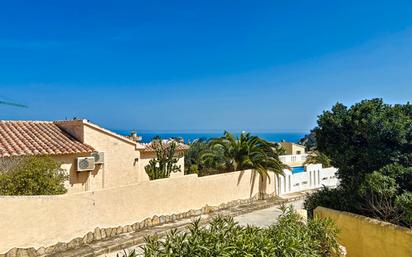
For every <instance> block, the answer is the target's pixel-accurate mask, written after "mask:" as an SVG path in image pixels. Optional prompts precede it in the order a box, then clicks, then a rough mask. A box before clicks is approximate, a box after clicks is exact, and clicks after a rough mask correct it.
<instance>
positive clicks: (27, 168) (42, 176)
mask: <svg viewBox="0 0 412 257" xmlns="http://www.w3.org/2000/svg"><path fill="white" fill-rule="evenodd" d="M67 178H68V176H67V175H66V174H65V173H64V171H63V170H62V169H60V165H59V164H58V163H57V162H56V161H55V160H53V159H52V158H51V157H48V156H28V157H15V158H11V159H8V158H6V159H3V160H2V163H1V165H0V195H58V194H64V193H66V192H67V189H66V188H65V186H64V181H65V180H67Z"/></svg>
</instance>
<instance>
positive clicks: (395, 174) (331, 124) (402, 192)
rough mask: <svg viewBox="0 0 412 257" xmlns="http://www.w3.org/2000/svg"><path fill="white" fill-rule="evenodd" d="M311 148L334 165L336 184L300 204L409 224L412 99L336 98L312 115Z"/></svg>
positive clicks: (411, 212) (411, 214) (411, 211)
mask: <svg viewBox="0 0 412 257" xmlns="http://www.w3.org/2000/svg"><path fill="white" fill-rule="evenodd" d="M314 132H315V134H316V143H317V150H319V151H320V152H321V153H322V154H325V155H327V156H328V157H329V158H330V160H331V164H332V165H333V166H335V167H337V168H338V169H339V170H338V177H339V179H340V186H339V187H338V188H337V189H333V190H327V189H323V190H322V191H320V192H317V193H315V194H313V195H311V196H310V197H309V198H308V199H307V201H306V203H305V205H306V207H307V208H308V209H309V210H311V209H313V208H315V207H316V206H317V205H323V206H325V207H330V208H336V209H341V210H347V211H352V212H357V213H360V214H363V215H368V216H371V217H375V218H380V219H382V220H385V221H390V222H393V223H397V224H401V225H406V226H412V193H411V190H412V169H411V168H410V167H411V166H412V105H411V104H409V103H407V104H395V105H390V104H385V103H384V102H383V100H382V99H371V100H363V101H361V102H359V103H357V104H355V105H353V106H351V107H347V106H345V105H343V104H340V103H337V104H336V105H335V106H333V107H332V109H331V110H330V111H325V112H323V113H322V115H320V116H319V118H318V126H317V127H316V128H315V129H314Z"/></svg>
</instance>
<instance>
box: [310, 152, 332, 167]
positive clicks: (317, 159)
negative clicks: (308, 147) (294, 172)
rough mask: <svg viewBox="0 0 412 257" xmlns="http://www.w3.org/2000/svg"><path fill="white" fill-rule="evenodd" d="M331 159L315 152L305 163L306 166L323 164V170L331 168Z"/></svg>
mask: <svg viewBox="0 0 412 257" xmlns="http://www.w3.org/2000/svg"><path fill="white" fill-rule="evenodd" d="M330 162H331V161H330V159H329V157H328V156H327V155H326V154H324V153H321V152H319V151H313V152H312V153H310V154H309V156H308V158H307V159H306V161H305V164H318V163H320V164H322V167H323V168H328V167H331V166H332V165H331V163H330Z"/></svg>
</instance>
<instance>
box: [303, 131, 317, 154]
mask: <svg viewBox="0 0 412 257" xmlns="http://www.w3.org/2000/svg"><path fill="white" fill-rule="evenodd" d="M299 144H301V145H303V146H305V149H306V151H313V150H316V145H317V144H316V133H315V131H313V130H312V131H311V132H310V133H309V134H307V135H305V136H304V137H303V138H302V139H300V140H299Z"/></svg>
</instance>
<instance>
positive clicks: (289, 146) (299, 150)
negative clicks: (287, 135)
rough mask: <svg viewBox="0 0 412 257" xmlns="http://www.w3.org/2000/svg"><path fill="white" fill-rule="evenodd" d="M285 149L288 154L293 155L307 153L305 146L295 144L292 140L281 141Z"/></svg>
mask: <svg viewBox="0 0 412 257" xmlns="http://www.w3.org/2000/svg"><path fill="white" fill-rule="evenodd" d="M279 144H280V145H281V146H282V148H283V149H285V151H286V154H287V155H293V154H304V153H305V147H304V146H301V145H298V144H294V143H291V142H280V143H279Z"/></svg>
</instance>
